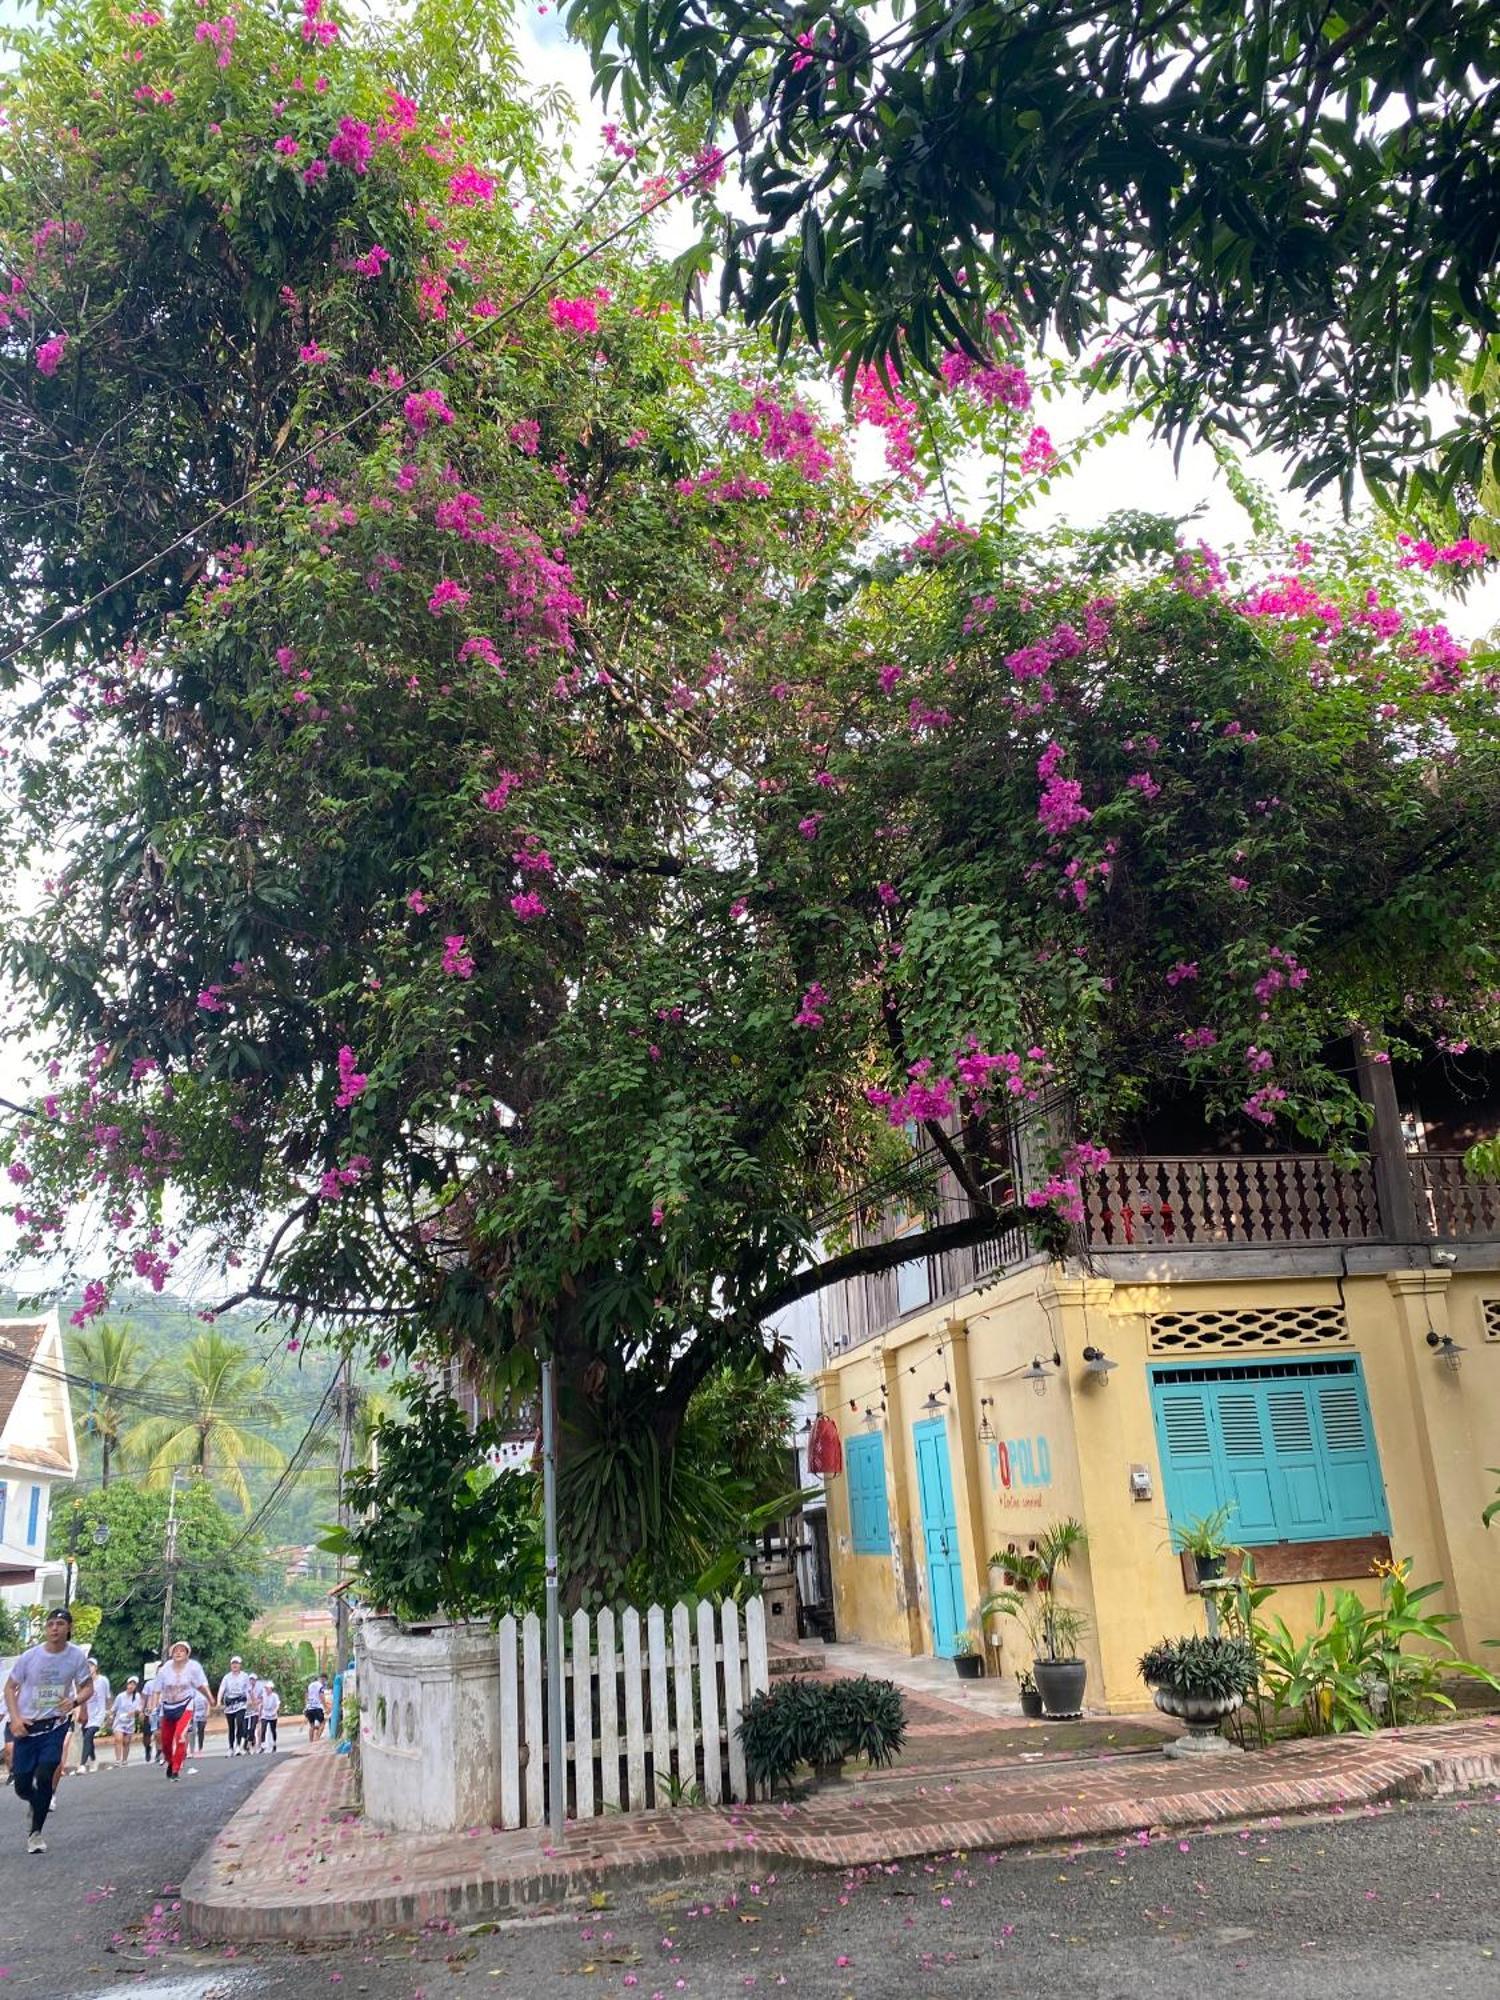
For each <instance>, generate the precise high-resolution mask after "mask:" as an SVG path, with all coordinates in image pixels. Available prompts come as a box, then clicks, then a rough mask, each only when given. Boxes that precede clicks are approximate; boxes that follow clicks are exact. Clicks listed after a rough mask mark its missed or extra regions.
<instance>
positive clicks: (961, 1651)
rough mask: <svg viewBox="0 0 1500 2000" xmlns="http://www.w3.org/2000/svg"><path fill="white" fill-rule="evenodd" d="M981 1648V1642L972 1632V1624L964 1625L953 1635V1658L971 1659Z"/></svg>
mask: <svg viewBox="0 0 1500 2000" xmlns="http://www.w3.org/2000/svg"><path fill="white" fill-rule="evenodd" d="M983 1608H984V1607H983V1606H982V1605H981V1606H980V1609H981V1610H983ZM982 1650H983V1647H982V1642H981V1640H980V1639H979V1637H978V1636H977V1635H976V1633H975V1632H974V1630H973V1628H972V1626H968V1625H966V1626H965V1627H964V1629H963V1630H962V1631H961V1632H958V1633H956V1634H955V1635H954V1640H953V1657H954V1659H955V1660H969V1659H972V1658H973V1657H974V1655H975V1654H976V1653H978V1652H980V1651H982Z"/></svg>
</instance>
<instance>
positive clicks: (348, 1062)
mask: <svg viewBox="0 0 1500 2000" xmlns="http://www.w3.org/2000/svg"><path fill="white" fill-rule="evenodd" d="M369 1082H370V1079H369V1078H368V1077H367V1076H362V1075H361V1074H360V1072H359V1071H358V1070H357V1069H356V1068H355V1066H354V1051H353V1049H352V1048H350V1047H349V1045H348V1043H347V1042H346V1043H345V1044H344V1046H343V1047H342V1048H341V1049H340V1050H339V1089H338V1096H337V1097H336V1098H335V1099H334V1100H333V1101H334V1103H335V1104H337V1106H338V1107H339V1109H340V1111H347V1110H348V1108H349V1106H350V1105H351V1104H352V1103H353V1102H354V1100H355V1098H357V1097H361V1096H363V1095H364V1092H365V1091H366V1089H367V1088H368V1087H369Z"/></svg>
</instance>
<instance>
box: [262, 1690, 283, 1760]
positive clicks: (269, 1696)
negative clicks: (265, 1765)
mask: <svg viewBox="0 0 1500 2000" xmlns="http://www.w3.org/2000/svg"><path fill="white" fill-rule="evenodd" d="M280 1714H281V1696H280V1695H279V1694H278V1693H277V1692H276V1683H275V1682H274V1681H267V1682H266V1684H265V1686H264V1687H263V1688H262V1689H261V1691H260V1747H261V1749H262V1750H266V1749H271V1750H274V1749H275V1748H276V1719H277V1717H278V1716H279V1715H280Z"/></svg>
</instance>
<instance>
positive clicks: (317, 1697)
mask: <svg viewBox="0 0 1500 2000" xmlns="http://www.w3.org/2000/svg"><path fill="white" fill-rule="evenodd" d="M302 1712H303V1714H304V1715H305V1716H306V1717H307V1740H308V1742H309V1743H316V1742H317V1741H318V1738H319V1737H320V1736H321V1735H322V1734H323V1725H324V1723H325V1722H326V1721H327V1719H328V1690H327V1688H326V1687H325V1686H324V1684H323V1676H322V1675H321V1674H316V1675H314V1677H313V1678H312V1679H311V1680H310V1681H309V1682H308V1684H307V1707H306V1708H305V1709H304V1710H303V1711H302Z"/></svg>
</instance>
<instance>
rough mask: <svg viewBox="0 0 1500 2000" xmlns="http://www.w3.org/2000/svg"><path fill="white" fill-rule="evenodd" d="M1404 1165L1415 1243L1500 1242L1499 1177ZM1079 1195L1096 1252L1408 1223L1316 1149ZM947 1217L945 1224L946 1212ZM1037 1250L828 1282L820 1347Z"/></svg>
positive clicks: (1364, 1175) (1283, 1238)
mask: <svg viewBox="0 0 1500 2000" xmlns="http://www.w3.org/2000/svg"><path fill="white" fill-rule="evenodd" d="M1404 1165H1405V1168H1406V1171H1407V1173H1408V1176H1409V1179H1410V1185H1411V1191H1412V1203H1413V1207H1414V1209H1415V1218H1414V1219H1415V1228H1416V1236H1417V1240H1418V1241H1421V1240H1424V1239H1426V1240H1429V1241H1434V1242H1495V1243H1500V1181H1484V1180H1479V1179H1476V1178H1475V1177H1474V1176H1473V1175H1471V1174H1469V1173H1468V1172H1467V1170H1466V1169H1465V1167H1464V1163H1463V1156H1462V1154H1459V1153H1414V1154H1411V1155H1409V1156H1408V1157H1407V1159H1406V1160H1405V1162H1404ZM1083 1200H1084V1220H1083V1224H1082V1227H1081V1230H1080V1234H1081V1235H1082V1237H1083V1239H1084V1241H1085V1243H1086V1244H1087V1246H1088V1248H1089V1249H1090V1250H1091V1251H1094V1252H1107V1251H1122V1252H1129V1251H1141V1250H1163V1251H1196V1250H1212V1249H1215V1248H1221V1247H1232V1248H1268V1247H1285V1246H1289V1245H1297V1244H1320V1243H1328V1244H1346V1243H1384V1242H1395V1241H1396V1240H1397V1238H1398V1236H1404V1235H1405V1234H1407V1233H1409V1231H1410V1228H1411V1224H1410V1223H1405V1222H1403V1229H1402V1230H1401V1231H1397V1230H1395V1229H1393V1228H1392V1227H1391V1226H1390V1225H1389V1223H1388V1221H1387V1219H1386V1217H1385V1216H1384V1215H1383V1214H1382V1212H1381V1205H1380V1197H1379V1193H1378V1190H1377V1184H1376V1176H1375V1166H1374V1163H1373V1161H1371V1160H1369V1159H1362V1160H1360V1161H1358V1162H1357V1163H1356V1164H1355V1165H1353V1166H1347V1167H1346V1166H1339V1165H1337V1164H1336V1163H1335V1162H1334V1161H1332V1160H1330V1159H1328V1158H1327V1157H1326V1156H1325V1155H1323V1154H1321V1153H1268V1154H1254V1155H1249V1156H1244V1157H1242V1156H1240V1155H1236V1154H1224V1155H1207V1156H1197V1155H1187V1154H1184V1155H1177V1156H1172V1157H1155V1158H1139V1159H1122V1160H1112V1161H1111V1162H1110V1164H1109V1165H1108V1166H1107V1167H1102V1168H1100V1169H1099V1170H1098V1171H1096V1172H1094V1173H1091V1174H1089V1175H1088V1176H1087V1177H1086V1178H1085V1180H1084V1184H1083ZM957 1212H958V1210H957V1209H955V1210H954V1213H957ZM942 1219H943V1220H949V1219H951V1217H950V1215H949V1214H948V1213H947V1212H946V1210H945V1212H944V1213H943V1217H942ZM1040 1254H1041V1253H1040V1252H1038V1251H1037V1250H1036V1248H1035V1246H1034V1244H1033V1243H1032V1242H1031V1239H1030V1237H1029V1235H1028V1234H1027V1232H1026V1231H1025V1230H1024V1229H1018V1230H1014V1231H1009V1232H1007V1234H1006V1235H1004V1236H1003V1237H997V1238H995V1239H994V1240H993V1241H991V1242H988V1243H982V1244H979V1245H978V1246H976V1247H974V1248H970V1249H967V1250H957V1251H952V1252H950V1253H949V1254H948V1255H946V1256H943V1257H932V1258H920V1259H916V1260H914V1261H913V1262H912V1263H911V1264H907V1265H903V1266H902V1267H901V1269H900V1271H882V1272H879V1273H876V1274H874V1275H871V1276H867V1277H861V1278H855V1279H852V1280H850V1281H849V1282H848V1283H846V1284H843V1285H836V1286H833V1287H830V1289H829V1290H828V1291H827V1292H825V1293H824V1294H823V1295H822V1314H823V1336H824V1345H825V1349H826V1351H827V1352H828V1353H829V1354H840V1353H843V1352H844V1351H845V1350H846V1349H848V1348H851V1347H857V1346H859V1345H860V1343H861V1342H863V1341H866V1340H870V1339H873V1338H874V1337H875V1336H876V1335H877V1334H880V1333H883V1332H884V1331H885V1329H886V1328H887V1327H889V1326H894V1325H895V1323H896V1322H897V1321H898V1320H900V1319H904V1318H906V1317H907V1316H908V1315H909V1314H911V1313H915V1312H920V1311H922V1310H924V1309H925V1308H927V1307H929V1306H934V1305H940V1304H942V1303H943V1302H944V1301H945V1300H948V1299H953V1298H958V1297H959V1296H960V1295H961V1294H962V1293H964V1292H966V1291H968V1290H969V1289H970V1288H971V1287H972V1286H974V1285H975V1284H977V1283H979V1282H980V1281H981V1280H982V1279H984V1278H986V1277H990V1276H992V1275H993V1274H994V1273H996V1272H998V1271H1001V1270H1014V1269H1016V1268H1018V1267H1019V1266H1020V1265H1022V1264H1025V1263H1027V1262H1029V1261H1031V1260H1032V1259H1033V1258H1035V1257H1037V1256H1039V1255H1040Z"/></svg>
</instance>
